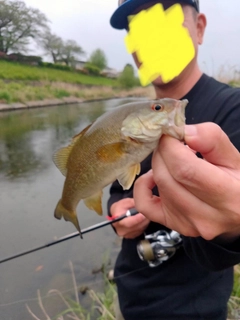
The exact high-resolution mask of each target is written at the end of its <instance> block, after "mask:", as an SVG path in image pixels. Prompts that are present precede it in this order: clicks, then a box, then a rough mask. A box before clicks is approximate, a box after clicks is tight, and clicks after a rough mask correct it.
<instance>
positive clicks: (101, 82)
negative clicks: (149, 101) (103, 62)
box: [0, 60, 154, 111]
mask: <svg viewBox="0 0 240 320" xmlns="http://www.w3.org/2000/svg"><path fill="white" fill-rule="evenodd" d="M137 84H138V83H137V82H136V85H135V86H134V87H131V88H127V87H124V86H123V85H122V84H120V82H119V81H118V79H110V78H106V77H101V76H91V75H85V74H82V73H79V72H74V71H67V70H56V69H50V68H44V67H37V66H29V65H23V64H18V63H10V62H6V61H1V60H0V111H8V110H19V109H25V108H33V107H46V106H53V105H60V104H73V103H80V102H84V101H89V100H101V99H110V98H125V97H149V98H154V90H153V88H152V87H151V86H149V87H146V88H143V87H140V85H137Z"/></svg>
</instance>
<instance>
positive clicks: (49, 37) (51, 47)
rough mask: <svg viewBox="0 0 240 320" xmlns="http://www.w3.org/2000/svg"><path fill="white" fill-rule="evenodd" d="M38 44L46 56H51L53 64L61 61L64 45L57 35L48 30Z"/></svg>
mask: <svg viewBox="0 0 240 320" xmlns="http://www.w3.org/2000/svg"><path fill="white" fill-rule="evenodd" d="M39 44H40V46H41V47H42V48H43V50H44V51H45V53H46V54H49V55H51V57H52V59H53V62H54V63H57V61H58V60H60V59H62V51H63V47H64V43H63V40H62V39H61V38H60V37H58V36H57V35H55V34H53V33H51V32H50V31H49V30H48V31H46V32H45V33H44V34H43V35H42V37H41V39H40V40H39Z"/></svg>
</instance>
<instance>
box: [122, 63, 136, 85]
mask: <svg viewBox="0 0 240 320" xmlns="http://www.w3.org/2000/svg"><path fill="white" fill-rule="evenodd" d="M118 81H119V83H120V85H121V86H122V87H123V88H127V89H130V88H133V87H135V86H136V85H137V79H136V78H135V75H134V69H133V67H132V66H131V65H129V64H127V65H126V66H125V67H124V69H123V71H122V73H121V74H120V76H119V78H118Z"/></svg>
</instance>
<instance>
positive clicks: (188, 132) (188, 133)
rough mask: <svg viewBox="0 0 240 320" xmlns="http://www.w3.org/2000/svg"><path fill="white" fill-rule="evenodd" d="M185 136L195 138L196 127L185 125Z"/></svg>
mask: <svg viewBox="0 0 240 320" xmlns="http://www.w3.org/2000/svg"><path fill="white" fill-rule="evenodd" d="M184 133H185V136H196V135H197V127H196V126H195V125H186V126H185V129H184Z"/></svg>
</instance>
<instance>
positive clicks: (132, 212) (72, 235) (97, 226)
mask: <svg viewBox="0 0 240 320" xmlns="http://www.w3.org/2000/svg"><path fill="white" fill-rule="evenodd" d="M137 213H138V211H137V210H136V209H135V208H132V209H129V210H127V211H126V213H125V214H123V215H121V216H119V217H117V218H111V217H107V218H108V221H103V222H100V223H97V224H94V225H93V226H91V227H88V228H85V229H83V230H82V231H81V233H82V234H85V233H88V232H91V231H94V230H97V229H100V228H103V227H105V226H108V225H110V224H113V223H115V222H118V221H121V220H123V219H125V218H127V217H131V216H135V215H136V214H137ZM79 235H80V234H79V232H78V231H76V232H74V233H70V234H68V235H66V236H63V237H61V238H59V239H57V240H54V241H51V242H48V243H46V244H44V245H42V246H39V247H36V248H33V249H30V250H26V251H23V252H20V253H17V254H15V255H13V256H9V257H7V258H4V259H2V260H0V264H1V263H3V262H6V261H9V260H13V259H16V258H18V257H22V256H25V255H27V254H29V253H32V252H35V251H38V250H41V249H44V248H48V247H51V246H53V245H55V244H57V243H61V242H64V241H67V240H69V239H72V238H75V237H77V236H79Z"/></svg>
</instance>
